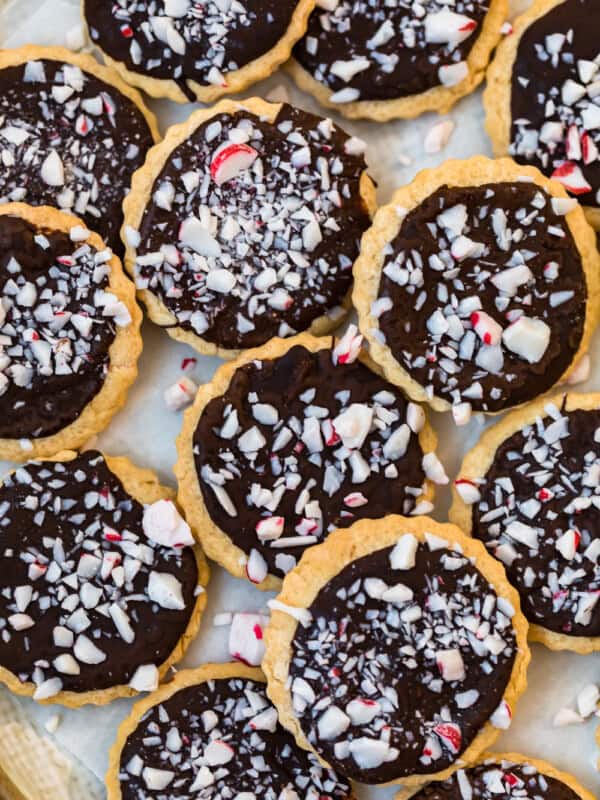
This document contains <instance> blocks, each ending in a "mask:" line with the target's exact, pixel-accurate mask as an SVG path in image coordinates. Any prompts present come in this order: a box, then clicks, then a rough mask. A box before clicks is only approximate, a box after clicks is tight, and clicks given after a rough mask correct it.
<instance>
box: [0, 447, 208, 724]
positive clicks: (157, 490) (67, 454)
mask: <svg viewBox="0 0 600 800" xmlns="http://www.w3.org/2000/svg"><path fill="white" fill-rule="evenodd" d="M77 455H78V454H77V453H76V452H73V451H68V450H65V451H63V452H60V453H57V454H56V455H55V456H53V457H52V458H47V459H44V460H46V461H53V462H56V461H63V462H68V461H72V460H73V459H74V458H76V457H77ZM104 459H105V461H106V463H107V465H108V467H109V469H110V470H111V472H113V473H114V474H115V475H116V476H117V478H119V480H120V481H121V482H122V484H123V487H124V488H125V490H126V492H127V493H128V494H130V495H131V496H132V497H133V498H135V499H136V500H137V501H138V502H139V503H142V504H149V503H155V502H157V501H158V500H175V492H174V491H173V489H171V488H169V487H167V486H162V485H161V484H160V482H159V480H158V477H157V476H156V474H155V473H154V472H152V470H150V469H145V468H142V467H138V466H136V465H135V464H133V462H131V461H130V460H129V459H128V458H125V457H124V456H106V455H105V456H104ZM194 555H195V558H196V564H197V567H198V585H199V586H202V587H206V585H207V584H208V581H209V578H210V570H209V568H208V564H207V563H206V559H205V558H204V554H203V553H202V550H201V549H200V548H199V547H195V548H194ZM206 602H207V594H206V592H205V591H203V592H200V593H199V594H198V596H197V598H196V601H195V605H194V609H193V611H192V614H191V615H190V619H189V622H188V625H187V628H186V630H185V633H184V634H183V636H182V637H181V639H180V640H179V642H178V643H177V645H176V647H175V648H174V650H173V652H172V653H171V655H170V656H169V658H168V659H167V660H166V661H165V662H164V663H163V664H161V665H160V667H159V668H158V672H159V678H160V680H161V681H162V680H163V679H164V678H165V677H166V675H167V673H168V672H169V670H170V668H171V666H172V665H174V664H176V663H177V662H178V661H180V660H181V659H182V658H183V656H184V654H185V651H186V650H187V648H188V646H189V645H190V643H191V642H192V641H193V639H194V638H195V637H196V635H197V633H198V629H199V627H200V621H201V619H202V612H203V611H204V608H205V606H206ZM0 681H1V682H2V683H4V684H5V685H6V686H7V687H8V688H9V689H10V691H11V692H13V693H14V694H18V695H21V696H24V697H32V696H33V694H34V692H35V689H36V687H35V684H33V683H31V682H27V683H22V682H21V681H20V680H19V679H18V677H17V676H16V675H15V674H13V673H12V672H10V671H9V670H7V669H5V668H4V667H1V666H0ZM137 694H138V692H137V691H136V690H135V689H132V688H131V687H130V686H124V685H123V686H112V687H110V688H109V689H102V690H96V691H93V690H90V691H87V692H70V691H61V692H59V693H58V694H56V695H53V696H52V697H50V698H48V699H46V700H39V701H38V702H39V703H41V704H44V705H46V704H48V705H54V704H59V705H62V706H66V707H67V708H80V707H81V706H84V705H88V704H90V705H96V706H101V705H106V704H108V703H110V702H112V701H113V700H116V699H117V698H120V697H134V696H136V695H137Z"/></svg>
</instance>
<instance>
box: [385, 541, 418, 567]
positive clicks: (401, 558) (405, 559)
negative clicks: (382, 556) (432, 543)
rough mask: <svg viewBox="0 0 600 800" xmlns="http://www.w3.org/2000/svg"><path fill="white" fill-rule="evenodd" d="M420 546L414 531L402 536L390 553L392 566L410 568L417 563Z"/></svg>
mask: <svg viewBox="0 0 600 800" xmlns="http://www.w3.org/2000/svg"><path fill="white" fill-rule="evenodd" d="M418 547H419V541H418V539H417V537H416V536H415V535H414V534H412V533H405V534H404V535H403V536H401V537H400V538H399V539H398V541H397V543H396V545H395V546H394V548H393V550H392V552H391V553H390V566H391V568H392V569H398V570H408V569H412V568H413V567H414V566H415V564H416V554H417V549H418Z"/></svg>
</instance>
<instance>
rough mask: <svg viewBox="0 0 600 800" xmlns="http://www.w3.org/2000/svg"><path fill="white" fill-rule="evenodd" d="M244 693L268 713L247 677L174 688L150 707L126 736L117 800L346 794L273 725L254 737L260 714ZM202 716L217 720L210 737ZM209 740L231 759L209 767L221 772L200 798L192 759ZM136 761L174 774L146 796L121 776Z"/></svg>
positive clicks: (259, 686)
mask: <svg viewBox="0 0 600 800" xmlns="http://www.w3.org/2000/svg"><path fill="white" fill-rule="evenodd" d="M245 692H252V693H254V695H255V696H256V698H255V701H256V699H259V701H260V702H262V703H263V704H264V705H263V708H262V709H261V711H263V710H265V709H268V708H269V706H270V704H269V701H268V699H267V697H266V692H265V685H264V684H263V683H259V682H257V681H252V680H249V679H247V678H229V679H226V678H220V679H218V680H212V681H208V682H206V683H200V684H198V685H196V686H190V687H188V688H185V689H180V690H179V691H178V692H176V693H175V694H174V695H172V696H171V697H170V698H169V699H168V700H165V701H163V702H162V703H161V704H160V705H158V706H154V707H153V708H151V709H150V711H148V712H147V713H146V714H145V715H144V717H143V718H142V721H141V722H140V723H139V725H138V727H137V728H136V729H135V731H134V732H133V733H132V734H130V736H129V737H128V739H127V742H126V744H125V747H124V748H123V751H122V753H121V761H120V764H121V773H120V779H121V780H120V787H121V795H122V797H123V800H150V798H157V799H158V798H160V800H176V799H177V800H194V798H196V797H198V796H202V797H204V798H206V800H209V799H210V798H216V797H236V796H238V794H239V793H241V792H251V793H252V794H254V795H255V796H256V797H261V798H262V797H272V798H278V797H279V796H280V794H281V792H282V791H283V790H284V789H285V788H286V787H288V788H289V789H292V790H294V791H296V792H297V793H298V796H299V797H309V798H310V797H313V796H314V797H319V798H321V799H322V800H334V799H335V800H342V799H343V798H346V797H349V796H350V795H351V788H350V786H349V784H348V783H346V782H345V781H344V779H343V778H340V777H338V776H337V775H336V774H335V773H334V772H333V771H332V770H329V769H325V768H324V767H322V766H321V765H320V764H319V763H318V762H317V759H316V758H315V756H314V755H312V754H311V753H307V752H306V751H305V750H301V749H300V748H299V747H298V745H297V744H296V743H295V741H294V738H293V736H292V735H291V734H290V733H288V732H287V731H286V730H284V729H283V728H282V727H281V725H279V724H278V723H277V725H276V728H275V730H274V731H273V732H270V731H268V730H256V731H253V730H252V728H251V725H250V723H251V720H252V718H253V717H255V716H256V715H257V714H258V713H260V711H257V712H255V713H252V711H251V710H250V706H249V703H248V700H247V695H246V694H245ZM204 712H209V713H212V712H214V713H215V714H216V716H217V719H218V721H217V724H216V728H214V729H213V731H211V732H210V734H209V733H206V731H205V727H204V724H203V722H202V718H201V717H202V714H203V713H204ZM173 729H175V730H176V731H178V732H179V733H180V734H181V738H182V739H183V745H182V748H181V750H178V751H177V752H172V751H171V752H170V751H169V749H168V748H167V747H166V744H165V739H166V736H167V734H168V732H169V730H171V731H172V730H173ZM217 732H218V733H217ZM215 734H217V735H215ZM215 738H218V740H220V741H225V742H227V744H228V745H229V746H230V747H231V748H233V750H234V756H233V759H232V760H231V761H229V762H228V763H226V764H224V765H222V766H221V767H216V768H215V767H212V768H211V769H212V771H213V773H214V772H216V771H217V770H222V776H221V777H219V778H218V779H217V780H216V781H215V783H213V784H212V785H210V786H209V787H207V788H205V789H203V790H202V791H201V792H200V790H198V789H195V790H192V791H190V787H191V786H192V785H193V783H194V779H195V777H196V774H197V772H198V769H199V767H198V766H197V765H194V763H193V760H194V759H197V758H198V755H202V753H203V751H204V748H205V747H206V745H207V744H209V742H210V741H211V740H212V739H215ZM135 757H140V758H141V759H142V760H143V762H144V764H145V766H147V767H151V768H152V767H153V768H155V769H160V770H172V771H173V772H175V777H174V779H173V781H172V782H171V783H170V784H169V785H168V786H167V787H166V789H163V790H161V791H156V790H154V791H153V790H150V789H148V787H147V785H146V783H145V781H144V779H143V777H142V776H140V775H137V776H136V775H132V774H131V773H129V772H128V771H127V769H126V768H127V765H128V764H129V763H130V761H131V759H132V758H135ZM257 758H258V759H260V758H262V759H264V768H262V769H260V771H259V770H257V768H256V762H254V763H253V759H257ZM198 792H200V793H199V794H198Z"/></svg>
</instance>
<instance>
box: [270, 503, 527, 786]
mask: <svg viewBox="0 0 600 800" xmlns="http://www.w3.org/2000/svg"><path fill="white" fill-rule="evenodd" d="M270 606H271V609H272V615H271V621H270V624H269V626H268V627H267V629H266V631H265V644H266V653H265V658H264V660H263V664H262V666H263V669H264V671H265V673H266V675H267V680H268V693H269V697H270V698H271V700H272V701H273V703H274V704H275V706H276V707H277V710H278V712H279V718H280V720H281V722H282V724H283V725H285V727H286V728H288V729H289V730H290V731H292V733H294V735H295V737H296V741H297V742H298V743H299V744H300V745H301V746H303V747H306V748H307V749H312V750H314V751H315V752H316V753H318V755H319V757H320V758H321V759H322V760H323V762H324V763H328V764H330V765H331V766H332V767H333V768H334V769H336V770H338V771H339V772H341V773H342V774H343V775H346V776H347V777H348V778H351V779H354V780H358V781H361V782H363V783H369V784H386V783H397V782H401V783H402V784H403V785H404V786H410V787H413V786H420V785H422V784H423V783H424V782H425V781H426V780H444V779H446V778H447V777H449V775H451V774H452V773H453V772H455V771H456V769H457V768H459V767H462V766H464V765H465V764H470V763H472V762H473V761H475V760H476V759H477V758H478V757H479V755H480V754H481V753H482V751H483V750H484V748H486V747H488V746H489V745H491V744H492V742H493V741H494V740H495V739H496V737H497V736H498V735H499V733H500V730H501V729H505V728H507V727H508V726H509V725H510V720H511V716H512V713H513V711H514V706H515V703H516V701H517V699H518V697H519V696H520V695H521V694H522V692H523V691H524V690H525V686H526V671H527V665H528V663H529V658H530V655H529V650H528V647H527V622H526V620H525V618H524V616H523V615H522V614H521V612H520V610H519V597H518V594H517V592H516V591H515V590H514V589H513V588H512V587H511V586H510V585H509V583H508V581H507V580H506V575H505V572H504V569H503V567H502V565H501V564H500V563H499V562H498V561H496V560H495V559H493V558H491V556H489V555H488V554H487V553H486V551H485V548H484V547H483V546H482V545H481V543H480V542H477V541H475V540H474V539H470V538H469V537H467V536H465V535H464V534H463V533H462V532H461V531H460V530H459V529H458V528H457V527H455V526H453V525H447V524H445V525H442V524H440V523H437V522H434V521H433V520H431V519H428V518H425V517H421V518H419V519H409V518H405V517H400V516H388V517H385V518H383V519H381V520H376V521H374V520H360V521H359V522H356V523H355V524H354V525H353V526H352V527H351V528H350V529H349V530H347V531H336V532H335V533H333V534H331V536H330V537H329V538H328V539H327V541H326V542H325V543H324V544H321V545H319V546H317V547H314V548H312V549H310V550H308V551H307V552H306V553H305V554H304V556H303V557H302V560H301V561H300V563H299V565H298V567H297V568H296V569H294V570H293V571H292V572H290V574H289V575H288V576H287V577H286V578H285V580H284V582H283V590H282V592H281V594H280V595H279V596H278V597H277V599H276V600H274V601H271V603H270Z"/></svg>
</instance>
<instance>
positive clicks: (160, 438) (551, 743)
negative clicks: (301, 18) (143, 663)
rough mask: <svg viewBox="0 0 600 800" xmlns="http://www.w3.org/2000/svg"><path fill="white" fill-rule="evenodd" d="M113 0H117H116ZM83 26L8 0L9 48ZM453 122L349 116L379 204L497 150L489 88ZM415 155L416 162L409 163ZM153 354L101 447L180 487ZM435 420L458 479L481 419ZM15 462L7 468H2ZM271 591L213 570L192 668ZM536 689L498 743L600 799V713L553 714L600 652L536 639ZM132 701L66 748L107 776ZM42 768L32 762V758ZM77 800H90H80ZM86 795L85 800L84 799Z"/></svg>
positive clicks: (160, 349) (169, 349) (161, 373)
mask: <svg viewBox="0 0 600 800" xmlns="http://www.w3.org/2000/svg"><path fill="white" fill-rule="evenodd" d="M106 1H107V2H109V0H106ZM526 5H528V2H527V0H513V11H518V10H520V9H522V8H523V7H525V6H526ZM78 24H79V1H78V0H0V47H16V46H19V45H22V44H29V43H35V44H65V43H66V37H67V34H68V33H69V32H70V31H72V30H73V28H74V27H76V26H77V25H78ZM280 86H285V87H286V89H287V90H288V91H289V94H290V97H291V99H292V101H293V102H295V103H296V104H297V105H299V106H301V107H304V108H307V109H309V110H313V111H317V112H318V106H317V105H316V104H315V103H314V102H313V101H312V99H311V98H310V97H308V96H307V95H304V94H303V93H301V92H300V91H298V90H297V89H296V88H295V87H294V86H293V84H292V82H291V81H290V80H289V78H288V77H287V76H286V75H284V74H283V73H279V74H277V75H274V76H273V77H271V78H270V79H269V80H267V81H264V82H263V83H261V84H259V85H258V86H256V87H254V89H253V90H252V91H250V92H248V93H246V96H250V95H251V94H257V95H260V96H263V97H264V96H265V95H266V94H267V93H268V92H270V91H272V90H273V89H274V88H275V87H280ZM149 105H150V106H151V107H152V108H153V110H154V111H155V112H156V114H157V115H158V118H159V122H160V125H161V128H162V130H163V131H164V130H165V128H166V127H167V126H168V125H169V124H171V123H173V122H179V121H181V120H183V119H185V118H186V117H187V116H188V115H189V113H190V112H191V110H192V109H193V106H192V105H185V106H177V105H175V104H172V103H170V102H168V101H149ZM449 117H450V118H451V119H452V120H453V121H454V122H455V123H456V129H455V130H454V133H453V136H452V138H451V140H450V142H449V144H448V145H447V147H446V148H445V150H444V151H443V152H441V153H438V154H436V155H434V156H428V155H426V154H425V153H424V151H423V139H424V136H425V134H426V133H427V131H428V130H429V128H430V127H431V125H432V124H434V122H436V121H437V120H438V119H439V117H437V116H436V115H433V114H427V115H425V116H423V117H422V118H420V119H418V120H415V121H408V122H392V123H387V124H375V123H367V122H343V121H342V120H341V119H340V120H338V121H339V122H343V125H344V127H345V128H346V129H347V130H348V131H350V132H352V133H354V134H356V135H357V136H360V137H361V138H363V139H365V140H366V141H367V142H368V145H369V147H368V151H367V161H368V163H369V166H370V171H371V174H372V175H373V177H374V178H375V180H376V181H377V182H378V184H379V201H380V203H385V202H387V201H388V200H389V198H390V196H391V194H392V192H393V190H394V188H396V187H397V186H400V185H402V184H404V183H407V182H408V181H409V180H411V179H412V177H413V176H414V175H415V173H416V172H418V170H419V169H421V168H423V167H429V166H434V165H436V164H439V163H441V162H442V161H444V160H445V159H446V158H463V157H467V156H470V155H475V154H479V153H482V154H488V155H491V149H490V145H489V142H488V139H487V137H486V135H485V133H484V130H483V108H482V104H481V92H477V93H476V94H474V95H472V96H471V97H468V98H466V99H464V100H463V101H462V102H461V103H459V104H458V105H457V106H456V107H455V108H454V110H453V111H452V113H451V114H450V115H449ZM405 157H408V158H410V160H411V163H410V164H409V165H406V163H405V161H406V158H405ZM143 335H144V354H143V355H142V359H141V362H140V376H139V379H138V381H137V382H136V384H135V386H134V387H133V389H132V391H131V392H130V395H129V401H128V403H127V406H126V408H125V409H124V410H123V411H121V413H119V414H118V415H117V416H116V417H115V418H114V420H113V422H112V424H111V426H110V428H109V430H108V431H106V432H105V433H104V434H103V435H102V436H101V437H100V440H99V444H100V446H101V448H102V449H103V450H105V451H106V452H108V453H110V454H113V455H121V454H122V455H127V456H129V457H130V458H132V459H133V460H134V461H136V462H138V463H139V464H140V465H143V466H147V467H151V468H153V469H154V470H156V471H157V472H158V473H159V475H160V477H161V479H162V480H163V481H164V482H166V483H171V484H173V483H174V477H173V473H172V466H173V463H174V461H175V458H176V453H175V438H176V436H177V434H178V433H179V428H180V424H181V417H180V416H179V415H176V414H173V413H171V412H169V411H167V410H166V408H165V406H164V402H163V398H162V394H163V391H164V390H165V388H166V387H167V386H169V385H170V384H171V383H172V382H173V381H175V380H176V378H177V377H178V376H179V374H180V363H181V359H182V357H184V356H186V355H193V353H192V352H191V351H190V350H189V349H188V348H186V347H184V346H181V345H177V344H175V343H174V342H172V341H171V339H170V338H169V337H168V336H167V335H166V334H165V333H163V332H162V331H160V330H158V329H157V328H155V327H154V326H153V325H152V324H150V323H146V324H145V326H144V330H143ZM592 362H593V370H592V375H593V377H592V379H591V380H590V381H588V382H587V383H586V384H582V385H581V386H580V387H578V389H580V390H582V391H584V390H592V389H595V390H598V389H600V337H599V336H596V340H595V347H593V349H592ZM218 364H219V361H218V359H215V358H205V357H202V356H200V357H199V358H198V367H197V369H196V372H195V374H194V375H193V377H194V378H195V379H196V380H197V381H198V382H205V381H207V380H209V379H210V377H211V375H212V373H213V372H214V370H215V368H216V367H217V366H218ZM433 424H434V426H435V427H436V430H437V432H438V436H439V438H440V446H439V451H438V452H439V454H440V457H441V458H442V460H443V462H444V464H445V465H446V468H447V471H448V474H449V475H450V476H451V477H454V476H455V475H456V473H457V470H458V467H459V465H460V461H461V459H462V455H463V453H464V452H465V451H466V450H467V449H468V448H469V447H471V446H472V445H473V444H474V443H475V441H476V440H477V438H478V436H479V434H480V432H481V428H482V424H481V422H479V421H478V420H475V419H474V420H473V421H472V422H471V423H470V425H469V426H468V427H466V428H463V429H456V428H455V427H454V425H453V424H452V422H451V421H450V420H448V419H447V418H446V416H444V415H440V414H435V415H433ZM0 466H1V467H2V468H3V471H4V469H5V468H8V467H9V465H7V464H0ZM448 496H449V493H448V492H443V491H440V492H439V493H438V504H437V509H436V514H435V516H436V517H437V518H438V519H440V520H443V519H444V518H445V513H446V510H447V507H448ZM266 599H267V598H266V596H265V595H264V594H263V593H261V592H258V591H257V590H255V589H253V588H252V587H251V586H249V585H247V584H245V583H243V582H241V581H237V580H235V579H233V578H231V577H230V576H229V575H227V574H226V573H225V572H224V571H223V570H221V569H220V568H219V567H213V570H212V580H211V583H210V587H209V604H208V609H207V611H206V613H205V615H204V619H203V623H202V628H201V631H200V635H199V637H198V639H197V640H196V641H195V642H194V644H193V645H192V646H191V648H190V650H189V651H188V654H187V656H186V658H185V660H184V662H183V665H184V666H197V665H199V664H202V663H204V662H206V661H211V660H214V661H224V660H228V653H227V629H226V628H215V627H213V617H214V614H215V613H217V612H220V611H225V610H231V611H235V610H258V609H260V608H262V607H263V606H264V604H265V602H266ZM529 681H530V688H529V689H528V691H527V693H526V695H525V696H524V697H523V699H522V700H521V702H520V703H519V706H518V709H517V713H516V718H515V720H514V722H513V726H512V728H511V730H510V731H508V732H507V733H505V734H503V735H502V737H501V739H500V740H499V742H498V744H497V745H496V749H497V750H499V749H500V748H502V749H504V750H509V749H511V750H519V751H521V752H523V753H526V754H529V755H531V756H537V757H541V758H546V759H547V760H549V761H552V762H553V763H554V764H555V765H556V766H557V767H560V768H562V769H565V770H568V771H570V772H572V773H573V774H574V775H576V776H577V777H578V778H579V779H580V780H581V781H582V782H583V783H584V784H586V785H587V786H588V787H589V788H590V789H591V790H592V792H594V793H595V794H597V796H598V797H600V776H599V774H598V773H597V772H596V770H595V766H594V762H595V760H596V758H597V755H598V754H597V752H596V749H595V745H594V727H595V723H596V722H597V720H592V721H590V722H588V723H587V724H585V725H580V726H576V727H569V728H560V729H554V728H553V727H552V718H553V716H554V714H555V713H556V711H557V710H558V709H559V708H561V707H562V706H564V705H571V704H572V703H573V702H574V699H575V696H576V693H577V691H578V690H579V689H580V688H581V687H582V686H584V685H585V684H586V683H588V682H600V653H598V654H596V655H592V656H585V657H584V656H576V655H570V654H557V653H550V652H549V651H547V650H545V649H544V648H542V647H540V646H538V645H534V647H533V662H532V666H531V670H530V675H529ZM19 702H21V703H22V704H23V707H24V708H25V709H26V711H27V712H28V713H29V714H30V716H31V717H32V718H34V719H36V720H37V721H38V722H40V723H43V721H44V720H46V719H47V718H48V717H50V716H52V715H53V714H55V713H56V709H55V708H52V707H36V706H35V704H34V703H33V702H31V701H27V700H24V699H21V700H20V701H19ZM130 705H131V703H130V702H129V701H119V702H117V703H114V704H112V705H111V706H109V707H108V708H91V707H86V708H84V709H81V710H78V711H68V710H65V711H64V712H62V724H61V725H60V727H59V728H58V730H57V732H56V733H55V734H54V737H55V740H56V743H57V744H58V745H59V746H60V747H62V748H64V750H66V751H68V752H70V753H72V754H73V755H74V756H76V757H77V758H79V759H80V760H81V761H82V762H83V763H84V764H85V765H87V766H88V767H89V769H90V770H92V771H93V772H94V773H95V774H96V775H97V776H98V777H99V778H100V779H102V777H103V775H104V772H105V769H106V765H107V754H108V749H109V747H110V744H111V743H112V741H113V739H114V735H115V731H116V728H117V726H118V724H119V722H120V721H121V720H122V719H123V717H124V716H125V715H126V714H127V712H128V709H129V708H130ZM32 766H33V765H32ZM360 796H361V800H375V798H382V800H383V798H391V797H392V796H393V790H391V789H368V788H364V789H363V790H362V791H361V793H360ZM75 800H80V798H76V799H75ZM81 800H82V799H81Z"/></svg>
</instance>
